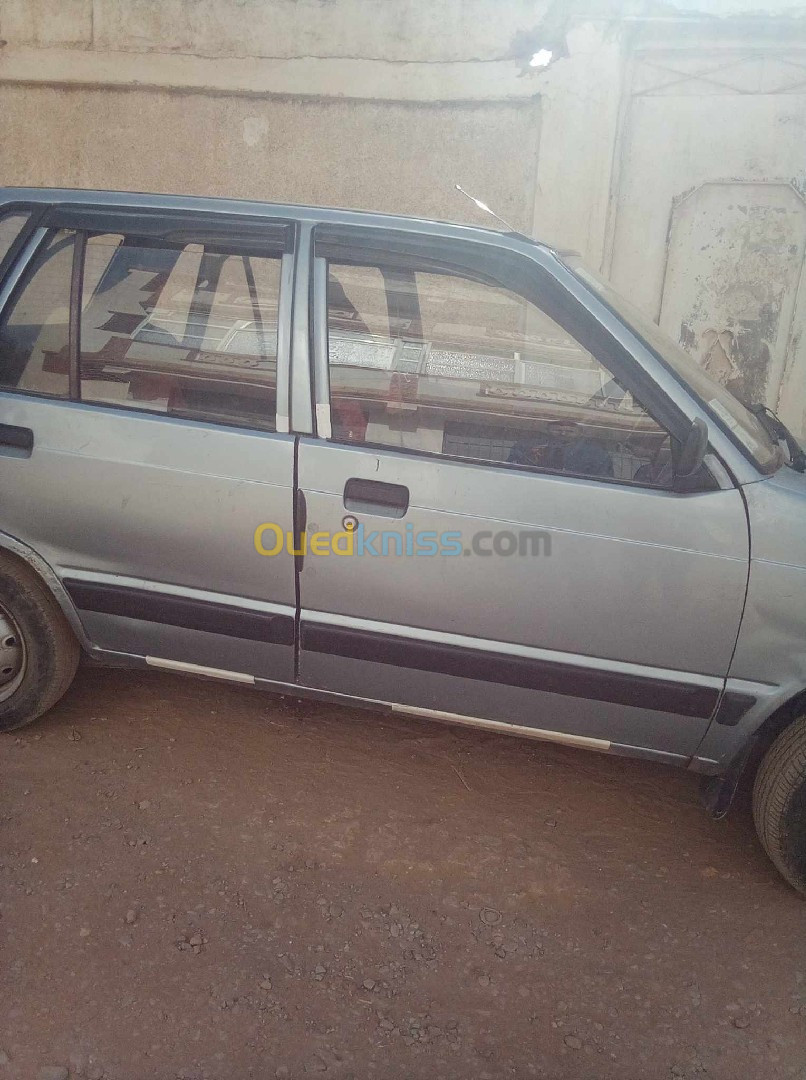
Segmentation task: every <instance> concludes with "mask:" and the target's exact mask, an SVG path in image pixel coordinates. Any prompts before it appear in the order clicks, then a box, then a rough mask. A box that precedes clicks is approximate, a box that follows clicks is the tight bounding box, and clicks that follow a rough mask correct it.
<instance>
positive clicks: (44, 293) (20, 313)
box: [0, 231, 75, 397]
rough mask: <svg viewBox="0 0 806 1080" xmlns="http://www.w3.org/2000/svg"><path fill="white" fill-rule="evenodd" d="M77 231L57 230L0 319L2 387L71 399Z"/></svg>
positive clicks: (41, 249) (0, 386)
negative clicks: (72, 290)
mask: <svg viewBox="0 0 806 1080" xmlns="http://www.w3.org/2000/svg"><path fill="white" fill-rule="evenodd" d="M74 243H75V238H74V235H73V234H72V233H70V232H64V231H60V232H53V233H51V234H50V236H49V237H48V238H47V240H46V242H45V244H44V245H43V246H42V247H41V248H40V249H39V251H38V253H37V254H36V256H35V257H34V259H33V260H32V261H31V263H30V264H29V266H28V268H27V271H26V274H25V276H24V278H23V282H22V287H21V288H20V289H19V291H18V292H17V295H16V298H15V299H13V300H12V301H11V304H10V306H7V307H6V309H5V310H4V311H3V315H2V321H0V388H4V389H14V390H24V391H27V392H29V393H36V394H51V395H54V396H56V397H66V396H67V395H68V394H69V392H70V360H69V348H68V330H69V324H70V280H71V274H72V267H73V247H74Z"/></svg>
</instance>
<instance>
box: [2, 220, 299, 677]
mask: <svg viewBox="0 0 806 1080" xmlns="http://www.w3.org/2000/svg"><path fill="white" fill-rule="evenodd" d="M35 225H36V227H35V228H32V231H31V232H30V234H29V236H28V237H27V239H26V244H25V247H24V248H23V250H22V252H21V254H20V256H19V258H18V260H17V262H16V263H15V264H14V266H13V268H12V269H11V270H10V272H9V273H8V274H7V275H6V277H5V280H4V282H3V285H2V292H1V293H0V432H2V439H0V490H2V492H3V497H2V506H1V507H0V529H2V531H4V532H5V533H7V534H9V535H10V536H12V537H14V538H16V539H17V540H18V541H20V542H22V543H24V544H25V545H28V546H29V547H30V548H31V549H33V550H34V551H35V552H37V553H38V554H39V555H40V556H41V557H42V558H43V559H44V560H45V561H46V562H47V563H48V564H49V565H50V567H51V568H52V569H53V570H54V571H55V573H56V574H57V575H58V577H59V578H60V579H61V581H62V583H63V584H64V586H65V588H66V590H67V592H68V593H69V594H70V596H71V597H72V599H73V601H74V603H75V604H76V606H77V608H78V609H79V613H80V616H81V620H82V623H83V625H84V628H85V630H86V633H87V635H88V637H89V639H90V640H91V642H92V643H93V645H94V646H96V647H97V648H98V649H100V650H103V651H104V652H105V653H106V654H114V653H121V654H135V655H138V656H143V657H147V658H148V659H149V662H150V663H153V664H156V665H161V666H168V667H170V666H177V667H180V668H182V667H184V668H189V669H191V670H193V669H194V668H195V667H200V668H211V669H216V670H220V671H222V672H225V673H229V674H230V676H231V677H234V678H239V679H242V680H243V681H252V680H253V679H254V678H255V677H263V678H270V679H274V680H279V681H292V680H293V677H294V616H295V603H296V597H295V582H294V567H293V558H292V556H291V555H284V556H281V557H279V558H277V559H274V560H272V562H271V563H270V564H269V563H267V561H266V560H263V559H261V558H260V557H259V556H258V555H257V553H256V552H255V550H254V546H253V542H252V536H253V533H254V530H255V528H256V526H257V525H258V524H259V523H260V522H263V521H266V520H273V521H276V522H278V523H279V524H280V525H281V526H282V527H283V528H288V529H291V528H292V502H293V490H292V485H293V462H294V441H293V437H292V436H291V435H290V434H289V433H288V409H287V404H286V403H287V401H288V370H289V312H290V305H291V291H292V283H293V270H294V268H293V260H294V253H293V251H294V228H293V225H290V224H289V223H288V222H276V221H271V220H263V219H255V218H250V219H249V220H240V219H238V218H236V217H234V216H231V215H225V216H220V215H216V214H213V213H205V214H204V215H200V214H194V213H187V212H179V211H175V212H161V211H159V210H153V209H152V210H145V209H142V210H141V209H138V208H137V207H131V206H130V207H124V208H115V207H95V208H93V207H91V206H87V205H83V206H75V207H54V208H52V209H50V210H48V211H47V213H46V214H45V216H44V218H41V217H40V219H39V220H38V221H37V222H36V223H35Z"/></svg>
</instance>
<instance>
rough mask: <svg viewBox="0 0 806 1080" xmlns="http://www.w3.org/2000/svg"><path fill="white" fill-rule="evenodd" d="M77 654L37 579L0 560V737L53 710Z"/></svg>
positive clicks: (23, 567) (10, 560) (11, 561)
mask: <svg viewBox="0 0 806 1080" xmlns="http://www.w3.org/2000/svg"><path fill="white" fill-rule="evenodd" d="M80 652H81V650H80V647H79V644H78V642H77V641H76V638H75V635H74V634H73V631H72V630H71V629H70V626H69V624H68V622H67V620H66V619H65V617H64V614H63V612H62V610H61V608H60V607H59V606H58V604H57V603H56V601H55V600H54V599H53V597H52V596H51V594H50V592H49V591H48V590H47V588H46V587H45V586H44V585H43V583H42V582H41V580H40V579H39V577H38V575H37V574H36V573H34V571H33V570H32V569H31V568H30V567H29V566H27V565H26V564H25V563H23V562H20V561H18V560H17V559H14V558H13V557H8V556H4V557H2V558H0V731H13V730H14V729H15V728H19V727H22V726H23V724H28V723H30V722H31V721H32V720H36V718H37V717H38V716H41V715H42V713H44V712H47V710H48V709H50V708H51V706H53V705H55V704H56V702H57V701H58V700H59V698H60V697H61V696H62V694H63V693H64V692H65V690H67V688H68V686H69V685H70V683H71V682H72V681H73V676H74V675H75V672H76V667H77V666H78V660H79V655H80Z"/></svg>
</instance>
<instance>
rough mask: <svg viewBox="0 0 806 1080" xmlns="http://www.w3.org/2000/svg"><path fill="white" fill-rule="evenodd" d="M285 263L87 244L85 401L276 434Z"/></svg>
mask: <svg viewBox="0 0 806 1080" xmlns="http://www.w3.org/2000/svg"><path fill="white" fill-rule="evenodd" d="M279 295H280V258H279V257H277V258H273V257H268V256H262V255H261V256H254V255H239V254H236V253H229V252H223V253H222V252H221V251H208V250H205V248H203V247H202V246H200V245H196V244H188V245H184V246H180V245H157V244H154V243H153V242H147V243H146V242H141V241H138V240H136V239H134V238H131V237H123V236H117V235H109V234H107V235H103V236H91V237H90V238H89V239H88V241H87V248H86V259H85V269H84V286H83V293H82V316H81V357H80V370H81V398H82V400H84V401H93V402H99V403H105V404H111V405H118V406H122V407H124V408H132V409H142V410H146V411H149V412H159V413H165V414H168V415H172V416H184V417H187V418H190V419H195V420H211V421H217V422H219V423H225V424H235V425H246V426H249V427H258V428H262V429H264V430H274V427H275V419H276V398H277V393H276V389H277V387H276V383H277V319H278V306H279Z"/></svg>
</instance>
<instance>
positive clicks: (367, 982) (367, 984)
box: [361, 979, 375, 990]
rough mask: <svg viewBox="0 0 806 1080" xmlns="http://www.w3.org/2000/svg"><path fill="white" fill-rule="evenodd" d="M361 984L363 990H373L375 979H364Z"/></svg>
mask: <svg viewBox="0 0 806 1080" xmlns="http://www.w3.org/2000/svg"><path fill="white" fill-rule="evenodd" d="M361 985H362V986H363V987H364V989H365V990H374V989H375V980H374V979H364V981H363V982H362V983H361Z"/></svg>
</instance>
